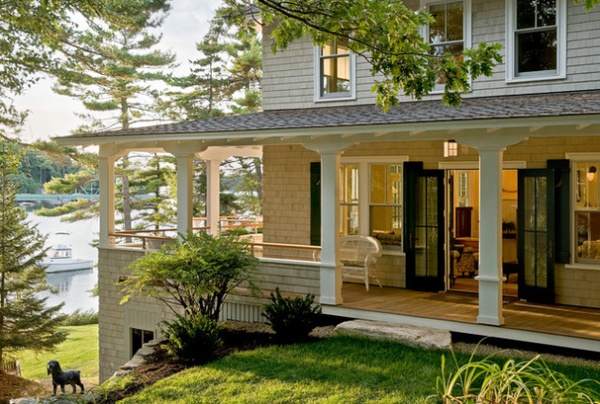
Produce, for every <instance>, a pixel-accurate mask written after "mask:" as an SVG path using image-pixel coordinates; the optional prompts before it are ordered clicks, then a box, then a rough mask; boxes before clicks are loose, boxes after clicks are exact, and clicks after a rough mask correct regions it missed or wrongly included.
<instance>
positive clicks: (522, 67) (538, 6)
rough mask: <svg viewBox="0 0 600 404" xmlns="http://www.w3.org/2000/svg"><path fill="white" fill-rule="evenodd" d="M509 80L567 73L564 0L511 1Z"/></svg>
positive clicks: (508, 49) (508, 54)
mask: <svg viewBox="0 0 600 404" xmlns="http://www.w3.org/2000/svg"><path fill="white" fill-rule="evenodd" d="M508 4H509V11H508V13H507V14H508V18H509V19H508V29H507V33H508V37H507V44H508V46H507V74H508V76H507V79H508V80H511V79H532V78H556V77H563V76H564V74H565V67H564V66H565V62H566V56H565V55H566V50H565V46H566V35H565V30H564V27H565V20H566V19H565V15H566V13H565V10H564V7H565V6H564V0H509V2H508Z"/></svg>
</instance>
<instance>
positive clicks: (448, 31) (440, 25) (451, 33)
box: [428, 1, 464, 56]
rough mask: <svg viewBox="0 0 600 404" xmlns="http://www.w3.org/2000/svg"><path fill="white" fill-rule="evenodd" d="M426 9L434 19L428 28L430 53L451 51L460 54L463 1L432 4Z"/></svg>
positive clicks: (462, 46) (461, 48) (462, 47)
mask: <svg viewBox="0 0 600 404" xmlns="http://www.w3.org/2000/svg"><path fill="white" fill-rule="evenodd" d="M428 11H429V14H431V16H432V17H433V18H434V19H435V21H434V22H432V23H431V24H429V29H428V31H429V32H428V39H429V44H430V46H431V54H432V55H434V56H442V55H444V54H446V53H451V54H453V55H454V56H460V55H461V54H462V52H463V50H464V7H463V2H462V1H455V2H451V3H441V4H432V5H430V6H429V10H428Z"/></svg>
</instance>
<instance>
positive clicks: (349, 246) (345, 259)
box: [340, 235, 383, 292]
mask: <svg viewBox="0 0 600 404" xmlns="http://www.w3.org/2000/svg"><path fill="white" fill-rule="evenodd" d="M382 252H383V249H382V247H381V243H380V242H379V241H378V240H377V239H375V238H374V237H370V236H356V235H353V236H343V237H342V238H341V239H340V261H341V263H342V277H343V279H357V280H361V281H364V282H365V289H366V290H367V292H368V291H369V278H373V279H374V280H375V281H376V282H377V284H378V285H379V287H381V282H379V277H378V276H377V272H376V270H375V264H376V263H377V258H379V257H381V255H382Z"/></svg>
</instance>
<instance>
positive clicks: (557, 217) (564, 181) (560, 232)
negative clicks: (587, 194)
mask: <svg viewBox="0 0 600 404" xmlns="http://www.w3.org/2000/svg"><path fill="white" fill-rule="evenodd" d="M548 168H551V169H553V170H554V183H555V184H554V242H555V245H554V249H555V251H554V261H555V262H557V263H561V264H566V263H569V262H570V250H571V249H570V239H571V237H570V236H571V234H570V227H569V218H570V216H571V209H570V206H569V203H570V200H571V198H570V189H571V187H570V184H571V166H570V164H569V160H548Z"/></svg>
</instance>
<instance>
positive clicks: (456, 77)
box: [225, 0, 599, 110]
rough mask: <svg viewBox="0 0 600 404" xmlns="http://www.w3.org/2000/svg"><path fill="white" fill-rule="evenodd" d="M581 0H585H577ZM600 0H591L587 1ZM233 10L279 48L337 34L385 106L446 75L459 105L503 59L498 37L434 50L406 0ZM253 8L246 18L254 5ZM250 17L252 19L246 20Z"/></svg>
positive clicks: (256, 4)
mask: <svg viewBox="0 0 600 404" xmlns="http://www.w3.org/2000/svg"><path fill="white" fill-rule="evenodd" d="M577 1H581V0H577ZM598 1H599V0H586V1H585V4H586V7H587V8H588V9H590V8H591V7H593V6H594V5H595V4H597V3H598ZM225 3H226V4H227V5H228V6H229V11H230V14H229V18H230V19H233V20H236V21H237V23H238V24H244V21H248V20H253V21H251V24H255V23H256V22H259V23H261V24H262V25H264V26H266V27H268V28H269V30H270V37H271V41H272V50H273V52H277V51H281V50H284V49H286V48H287V47H288V46H289V45H290V43H292V42H293V41H295V40H297V39H299V38H303V37H309V38H311V40H312V41H313V43H314V44H315V45H318V46H324V45H326V44H327V43H329V42H330V41H332V40H333V39H335V40H337V41H338V42H339V43H341V44H343V45H345V46H347V47H348V48H349V49H350V50H351V51H352V52H354V53H356V54H357V55H360V56H362V57H363V58H365V59H366V60H367V61H368V62H369V63H370V65H371V74H372V75H373V76H374V77H375V84H374V86H373V91H374V92H375V93H376V96H377V103H378V104H379V105H381V107H382V108H383V109H384V110H387V109H388V108H389V107H390V106H393V105H396V104H398V102H399V94H402V93H404V94H406V95H407V96H410V97H413V98H416V99H421V98H422V97H423V96H424V95H426V94H429V93H431V92H432V91H433V90H434V89H435V88H436V85H438V84H439V83H443V87H444V92H443V102H444V103H446V104H448V105H451V106H457V105H459V104H460V103H461V95H462V94H464V93H466V92H468V91H469V90H470V89H471V84H470V83H471V81H472V80H475V79H477V78H478V77H481V76H490V75H491V74H492V73H493V69H494V67H495V66H496V65H497V64H498V63H500V62H501V61H502V58H501V56H500V49H501V45H500V44H486V43H480V44H479V45H478V46H477V47H476V48H474V49H465V50H464V51H463V53H462V55H454V54H451V53H445V54H442V55H438V54H434V53H433V52H432V49H431V47H430V45H429V44H428V42H427V39H426V38H425V37H424V36H423V35H422V27H425V26H426V25H427V24H429V23H430V22H431V21H433V19H432V17H431V15H429V14H427V13H425V12H424V11H422V10H413V9H410V8H408V7H407V6H406V5H405V4H404V3H403V2H402V1H372V0H338V1H313V0H291V1H279V0H256V1H252V0H225ZM249 10H250V13H251V14H252V16H251V17H253V18H250V19H249V18H248V12H249ZM246 25H249V24H246Z"/></svg>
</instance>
